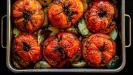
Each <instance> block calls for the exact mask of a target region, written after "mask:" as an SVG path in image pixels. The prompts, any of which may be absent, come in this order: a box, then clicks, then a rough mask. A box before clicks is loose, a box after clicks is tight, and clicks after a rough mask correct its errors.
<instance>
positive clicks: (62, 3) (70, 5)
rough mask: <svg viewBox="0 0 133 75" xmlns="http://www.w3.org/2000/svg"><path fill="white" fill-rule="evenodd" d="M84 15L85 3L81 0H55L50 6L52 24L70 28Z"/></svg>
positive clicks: (49, 17)
mask: <svg viewBox="0 0 133 75" xmlns="http://www.w3.org/2000/svg"><path fill="white" fill-rule="evenodd" d="M82 15H83V4H82V2H81V1H80V0H55V1H54V2H53V3H52V4H50V5H49V7H48V19H49V21H50V23H51V24H52V26H55V27H57V28H61V29H65V28H70V27H71V26H73V25H74V24H76V23H77V21H78V20H79V19H80V17H81V16H82Z"/></svg>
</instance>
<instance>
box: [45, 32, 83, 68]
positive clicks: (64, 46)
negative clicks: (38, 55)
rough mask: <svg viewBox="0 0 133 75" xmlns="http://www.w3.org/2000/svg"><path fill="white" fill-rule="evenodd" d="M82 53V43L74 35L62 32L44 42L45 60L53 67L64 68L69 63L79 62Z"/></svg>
mask: <svg viewBox="0 0 133 75" xmlns="http://www.w3.org/2000/svg"><path fill="white" fill-rule="evenodd" d="M80 52H81V51H80V41H79V40H78V38H77V37H76V36H75V35H74V34H72V33H67V32H61V33H59V34H57V35H56V36H51V37H49V38H47V39H46V40H45V41H44V50H43V55H44V58H45V59H46V61H47V62H48V63H49V64H50V65H51V66H53V67H58V68H59V67H64V65H65V64H66V63H67V62H70V63H75V62H77V61H78V60H79V59H80V56H81V53H80Z"/></svg>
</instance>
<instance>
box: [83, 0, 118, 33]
mask: <svg viewBox="0 0 133 75" xmlns="http://www.w3.org/2000/svg"><path fill="white" fill-rule="evenodd" d="M115 10H116V9H115V8H114V6H113V4H111V3H110V2H108V1H96V2H93V3H92V4H90V6H89V9H88V10H87V12H86V13H85V19H86V24H87V27H88V29H89V30H90V31H92V32H93V33H99V32H100V33H110V32H111V31H112V30H113V29H114V28H115V25H116V24H115V22H112V19H113V17H114V15H115Z"/></svg>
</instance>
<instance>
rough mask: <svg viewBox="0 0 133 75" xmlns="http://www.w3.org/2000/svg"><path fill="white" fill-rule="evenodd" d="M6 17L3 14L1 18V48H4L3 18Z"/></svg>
mask: <svg viewBox="0 0 133 75" xmlns="http://www.w3.org/2000/svg"><path fill="white" fill-rule="evenodd" d="M6 17H7V15H4V16H2V18H1V47H2V48H6V46H4V45H3V19H4V18H6Z"/></svg>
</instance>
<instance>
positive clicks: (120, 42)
mask: <svg viewBox="0 0 133 75" xmlns="http://www.w3.org/2000/svg"><path fill="white" fill-rule="evenodd" d="M118 5H119V7H118V10H119V18H120V19H119V20H118V21H119V22H120V23H121V24H120V26H119V27H118V30H119V31H120V32H119V36H118V38H117V41H116V44H117V50H118V52H119V53H118V55H119V56H120V65H119V67H118V68H115V69H100V68H97V69H95V68H68V69H16V68H14V67H13V66H12V63H11V44H12V43H11V41H12V26H11V25H12V24H11V0H8V1H7V15H5V16H3V17H2V18H1V46H2V48H6V53H7V54H6V64H7V67H8V68H9V69H10V70H11V71H12V72H15V73H20V72H104V73H105V72H119V71H121V70H122V69H123V68H124V66H125V64H126V51H125V48H126V47H130V46H131V17H130V16H129V15H127V14H125V0H119V4H118ZM125 16H126V17H128V18H129V34H130V36H129V44H128V45H127V46H125ZM6 17H7V33H6V34H7V37H6V41H7V43H6V46H4V45H3V19H4V18H6Z"/></svg>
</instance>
